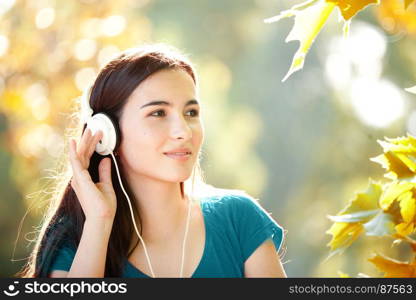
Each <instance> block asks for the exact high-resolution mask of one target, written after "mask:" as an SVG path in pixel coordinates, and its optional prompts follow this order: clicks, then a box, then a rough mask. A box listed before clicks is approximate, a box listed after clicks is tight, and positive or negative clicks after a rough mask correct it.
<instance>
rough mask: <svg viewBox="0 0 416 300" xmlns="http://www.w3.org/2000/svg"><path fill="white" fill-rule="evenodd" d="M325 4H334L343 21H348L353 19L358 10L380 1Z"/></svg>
mask: <svg viewBox="0 0 416 300" xmlns="http://www.w3.org/2000/svg"><path fill="white" fill-rule="evenodd" d="M326 1H327V2H332V3H335V4H336V5H337V6H338V8H339V10H340V12H341V14H342V16H343V17H344V20H346V21H347V20H349V19H351V18H352V17H354V16H355V15H356V14H357V13H358V12H359V11H360V10H362V9H363V8H365V7H366V6H367V5H370V4H379V3H380V0H326Z"/></svg>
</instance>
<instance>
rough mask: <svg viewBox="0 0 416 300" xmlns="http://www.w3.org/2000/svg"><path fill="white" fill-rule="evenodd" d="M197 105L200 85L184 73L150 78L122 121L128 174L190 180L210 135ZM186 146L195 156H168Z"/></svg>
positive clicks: (164, 72)
mask: <svg viewBox="0 0 416 300" xmlns="http://www.w3.org/2000/svg"><path fill="white" fill-rule="evenodd" d="M196 101H198V99H197V91H196V87H195V84H194V81H193V79H192V77H191V76H190V75H189V74H188V73H187V72H186V71H184V70H182V69H170V70H161V71H158V72H156V73H154V74H152V75H151V76H149V77H148V78H146V80H144V81H143V82H142V83H141V84H140V85H139V86H138V87H137V88H136V89H135V90H134V91H133V93H132V94H131V95H130V97H129V98H128V100H127V102H126V104H125V106H124V108H123V111H122V114H121V117H120V130H121V132H122V137H123V138H122V140H121V144H120V148H119V154H120V159H121V161H122V164H123V169H124V171H126V172H128V173H131V172H133V173H134V174H135V175H141V176H147V177H152V178H155V179H158V180H163V181H169V182H181V181H185V180H186V179H188V178H189V177H190V175H191V173H192V169H193V167H194V165H195V163H196V160H197V158H198V153H199V150H200V147H201V145H202V142H203V136H204V132H203V125H202V120H201V119H200V106H199V104H198V102H196ZM181 148H182V149H187V151H190V152H191V154H190V155H187V156H180V155H179V154H178V155H173V154H172V155H168V154H166V153H167V152H172V151H174V152H175V150H177V149H181ZM178 151H179V152H182V151H183V150H178Z"/></svg>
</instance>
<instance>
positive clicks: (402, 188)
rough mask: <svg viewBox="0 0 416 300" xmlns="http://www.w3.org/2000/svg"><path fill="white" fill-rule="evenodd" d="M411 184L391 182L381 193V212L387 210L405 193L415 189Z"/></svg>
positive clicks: (413, 184)
mask: <svg viewBox="0 0 416 300" xmlns="http://www.w3.org/2000/svg"><path fill="white" fill-rule="evenodd" d="M415 185H416V184H415V183H413V182H406V181H405V182H400V181H393V182H391V183H390V184H389V185H388V187H387V188H386V189H385V190H384V191H383V194H382V196H381V197H380V207H381V208H382V209H383V210H387V209H389V207H390V205H391V204H392V203H393V201H394V200H396V199H397V198H398V197H399V196H400V195H402V194H403V193H405V192H408V191H410V190H411V189H413V188H414V187H415Z"/></svg>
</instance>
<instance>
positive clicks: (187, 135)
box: [171, 117, 192, 140]
mask: <svg viewBox="0 0 416 300" xmlns="http://www.w3.org/2000/svg"><path fill="white" fill-rule="evenodd" d="M173 123H174V124H173V125H172V128H171V137H172V138H173V139H182V140H189V139H191V138H192V128H191V127H190V126H189V124H188V122H187V121H186V120H184V118H183V117H179V118H177V120H175V121H174V122H173Z"/></svg>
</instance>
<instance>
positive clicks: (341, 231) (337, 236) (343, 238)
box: [326, 223, 364, 251]
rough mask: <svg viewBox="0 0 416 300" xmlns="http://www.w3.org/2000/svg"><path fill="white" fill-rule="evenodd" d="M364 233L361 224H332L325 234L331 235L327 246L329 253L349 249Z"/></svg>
mask: <svg viewBox="0 0 416 300" xmlns="http://www.w3.org/2000/svg"><path fill="white" fill-rule="evenodd" d="M363 231H364V229H363V226H362V225H361V223H334V224H332V226H331V228H330V229H329V230H328V231H327V232H326V233H328V234H332V239H331V241H330V242H329V243H328V244H327V246H330V247H331V251H333V250H336V249H342V250H344V249H346V248H347V247H349V246H350V245H351V244H352V243H353V242H354V241H355V240H356V239H357V238H358V237H359V236H360V234H361V233H362V232H363Z"/></svg>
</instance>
